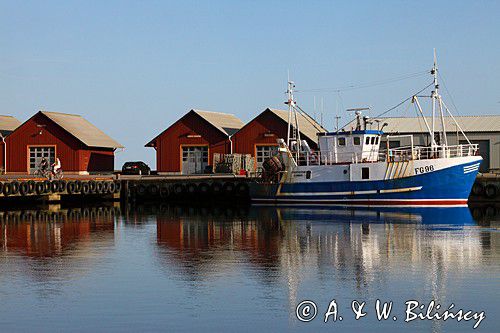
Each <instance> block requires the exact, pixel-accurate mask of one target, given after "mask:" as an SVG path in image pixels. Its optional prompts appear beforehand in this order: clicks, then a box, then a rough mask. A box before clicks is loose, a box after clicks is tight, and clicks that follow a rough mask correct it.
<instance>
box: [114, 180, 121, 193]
mask: <svg viewBox="0 0 500 333" xmlns="http://www.w3.org/2000/svg"><path fill="white" fill-rule="evenodd" d="M115 186H116V187H115V193H118V192H120V191H121V190H122V182H121V181H119V180H117V181H115Z"/></svg>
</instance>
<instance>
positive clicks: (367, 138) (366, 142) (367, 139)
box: [365, 136, 370, 145]
mask: <svg viewBox="0 0 500 333" xmlns="http://www.w3.org/2000/svg"><path fill="white" fill-rule="evenodd" d="M365 144H366V145H369V144H370V137H369V136H367V137H366V141H365Z"/></svg>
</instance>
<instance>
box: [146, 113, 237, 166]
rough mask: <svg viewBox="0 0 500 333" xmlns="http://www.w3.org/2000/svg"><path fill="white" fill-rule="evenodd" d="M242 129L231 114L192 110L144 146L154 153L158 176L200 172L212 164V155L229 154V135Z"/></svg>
mask: <svg viewBox="0 0 500 333" xmlns="http://www.w3.org/2000/svg"><path fill="white" fill-rule="evenodd" d="M242 126H243V122H242V121H241V120H240V119H238V118H237V117H236V116H234V115H232V114H227V113H220V112H209V111H202V110H194V109H193V110H191V111H189V112H188V113H186V114H185V115H184V116H183V117H182V118H180V119H179V120H178V121H176V122H175V123H174V124H172V125H171V126H170V127H168V128H167V129H166V130H164V131H163V132H161V133H160V134H159V135H158V136H156V137H155V138H154V139H153V140H151V141H150V142H148V143H147V144H146V147H153V148H154V149H155V150H156V169H157V171H158V172H159V173H182V174H192V173H203V172H205V169H206V168H207V167H208V166H209V165H212V163H213V154H214V153H221V154H228V153H230V152H231V136H232V135H233V134H234V133H235V132H236V131H238V130H239V129H240V128H241V127H242Z"/></svg>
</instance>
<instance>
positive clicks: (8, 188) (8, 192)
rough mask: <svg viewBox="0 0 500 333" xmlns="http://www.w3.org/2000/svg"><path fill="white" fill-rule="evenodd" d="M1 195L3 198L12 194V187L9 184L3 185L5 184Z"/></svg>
mask: <svg viewBox="0 0 500 333" xmlns="http://www.w3.org/2000/svg"><path fill="white" fill-rule="evenodd" d="M2 193H3V195H5V196H9V195H11V194H12V185H11V183H5V184H3V189H2Z"/></svg>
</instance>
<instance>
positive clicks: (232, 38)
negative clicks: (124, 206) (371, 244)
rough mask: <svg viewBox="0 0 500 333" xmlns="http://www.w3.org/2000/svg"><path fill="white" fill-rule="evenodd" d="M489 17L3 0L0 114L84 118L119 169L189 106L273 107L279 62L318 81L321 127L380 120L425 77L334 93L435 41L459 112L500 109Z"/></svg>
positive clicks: (299, 5) (387, 4)
mask: <svg viewBox="0 0 500 333" xmlns="http://www.w3.org/2000/svg"><path fill="white" fill-rule="evenodd" d="M499 13H500V2H498V1H412V2H410V1H345V2H344V1H270V0H268V1H178V2H169V1H3V0H0V45H1V47H0V114H10V115H14V116H16V117H18V118H19V119H20V120H23V121H24V120H26V119H27V118H28V117H29V116H31V115H32V114H34V113H35V112H36V111H37V110H40V109H43V110H48V111H58V112H66V113H77V114H81V115H83V116H85V117H86V118H87V119H89V120H90V121H91V122H93V123H94V124H96V125H97V126H98V127H100V128H101V129H103V130H104V131H105V132H107V133H108V134H109V135H111V136H112V137H113V138H115V139H116V140H118V141H119V142H121V143H122V144H123V145H125V146H126V147H127V148H126V150H125V151H124V152H120V153H118V154H117V163H116V167H120V166H121V164H122V163H123V162H124V161H125V160H136V159H142V160H145V161H146V162H147V163H150V164H152V165H154V150H153V149H151V148H144V147H143V146H144V144H145V143H146V142H148V141H149V140H150V139H151V138H153V137H154V136H155V135H156V134H158V133H159V132H160V131H162V130H163V129H165V128H166V127H167V126H169V125H170V124H171V123H172V122H174V121H175V120H176V119H178V118H179V117H180V116H181V115H183V114H184V113H185V112H186V111H188V110H189V109H191V108H200V109H206V110H212V111H220V112H229V113H234V114H236V115H237V116H239V117H240V118H241V119H242V120H243V121H247V120H250V119H251V118H253V117H254V116H256V115H257V114H258V113H259V112H260V111H262V110H263V109H265V108H266V107H268V106H271V107H283V100H284V94H283V92H284V91H285V88H286V79H287V72H288V71H289V72H290V75H291V77H292V79H293V80H294V81H295V82H296V85H297V89H298V90H300V89H302V90H311V89H327V91H320V92H318V91H316V92H305V91H304V92H302V93H298V94H297V99H298V102H299V104H300V105H302V106H303V107H304V108H305V109H306V110H307V111H309V112H310V113H311V114H313V113H314V108H313V101H314V98H315V99H316V105H317V108H316V115H317V116H318V119H319V118H320V117H319V114H320V113H321V110H322V111H323V112H322V113H323V123H324V125H325V126H326V127H328V128H330V129H332V128H333V126H334V116H335V115H336V114H340V116H341V117H342V119H341V122H343V120H345V121H347V120H348V115H347V114H346V112H345V111H343V109H345V108H349V107H359V106H366V105H369V106H371V107H372V109H373V111H371V112H372V115H377V114H379V113H381V112H383V111H384V110H386V109H387V108H389V107H391V106H393V105H395V104H397V103H398V102H399V101H401V100H403V99H405V98H406V97H408V96H409V95H411V94H412V93H413V92H415V91H417V90H419V89H420V88H422V87H424V86H425V85H426V84H427V83H428V82H430V77H428V76H425V75H421V76H417V77H414V78H411V79H406V80H401V81H396V82H392V83H388V84H383V85H375V86H372V87H369V88H366V89H355V90H346V91H342V92H340V96H339V93H337V92H335V91H334V90H335V89H336V88H338V87H345V86H350V85H354V86H359V85H364V84H365V83H373V82H376V81H383V82H386V80H387V79H391V78H395V77H401V76H403V75H406V74H411V73H420V72H423V71H424V70H426V69H429V68H430V66H431V65H432V49H433V48H434V47H435V48H437V52H438V59H439V64H440V71H441V74H442V75H443V79H444V83H445V84H446V85H445V87H446V88H447V89H448V90H449V91H450V92H451V97H450V96H448V94H447V93H446V90H445V89H442V92H443V95H444V98H447V99H448V100H450V99H452V101H453V102H454V104H455V105H456V107H457V109H458V110H456V111H455V113H458V114H460V115H465V114H498V113H499V112H500V89H499V85H498V79H499V77H500V44H499V43H498V41H499V37H498V33H499V32H500V20H498V14H499ZM321 101H323V108H322V109H321ZM448 104H450V105H452V103H451V102H449V103H448ZM404 110H405V108H402V109H399V110H396V111H395V112H394V113H392V115H404V114H405V113H404ZM457 111H458V112H457ZM406 114H407V115H410V116H411V115H413V114H414V112H413V111H412V109H409V111H408V113H406Z"/></svg>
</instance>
